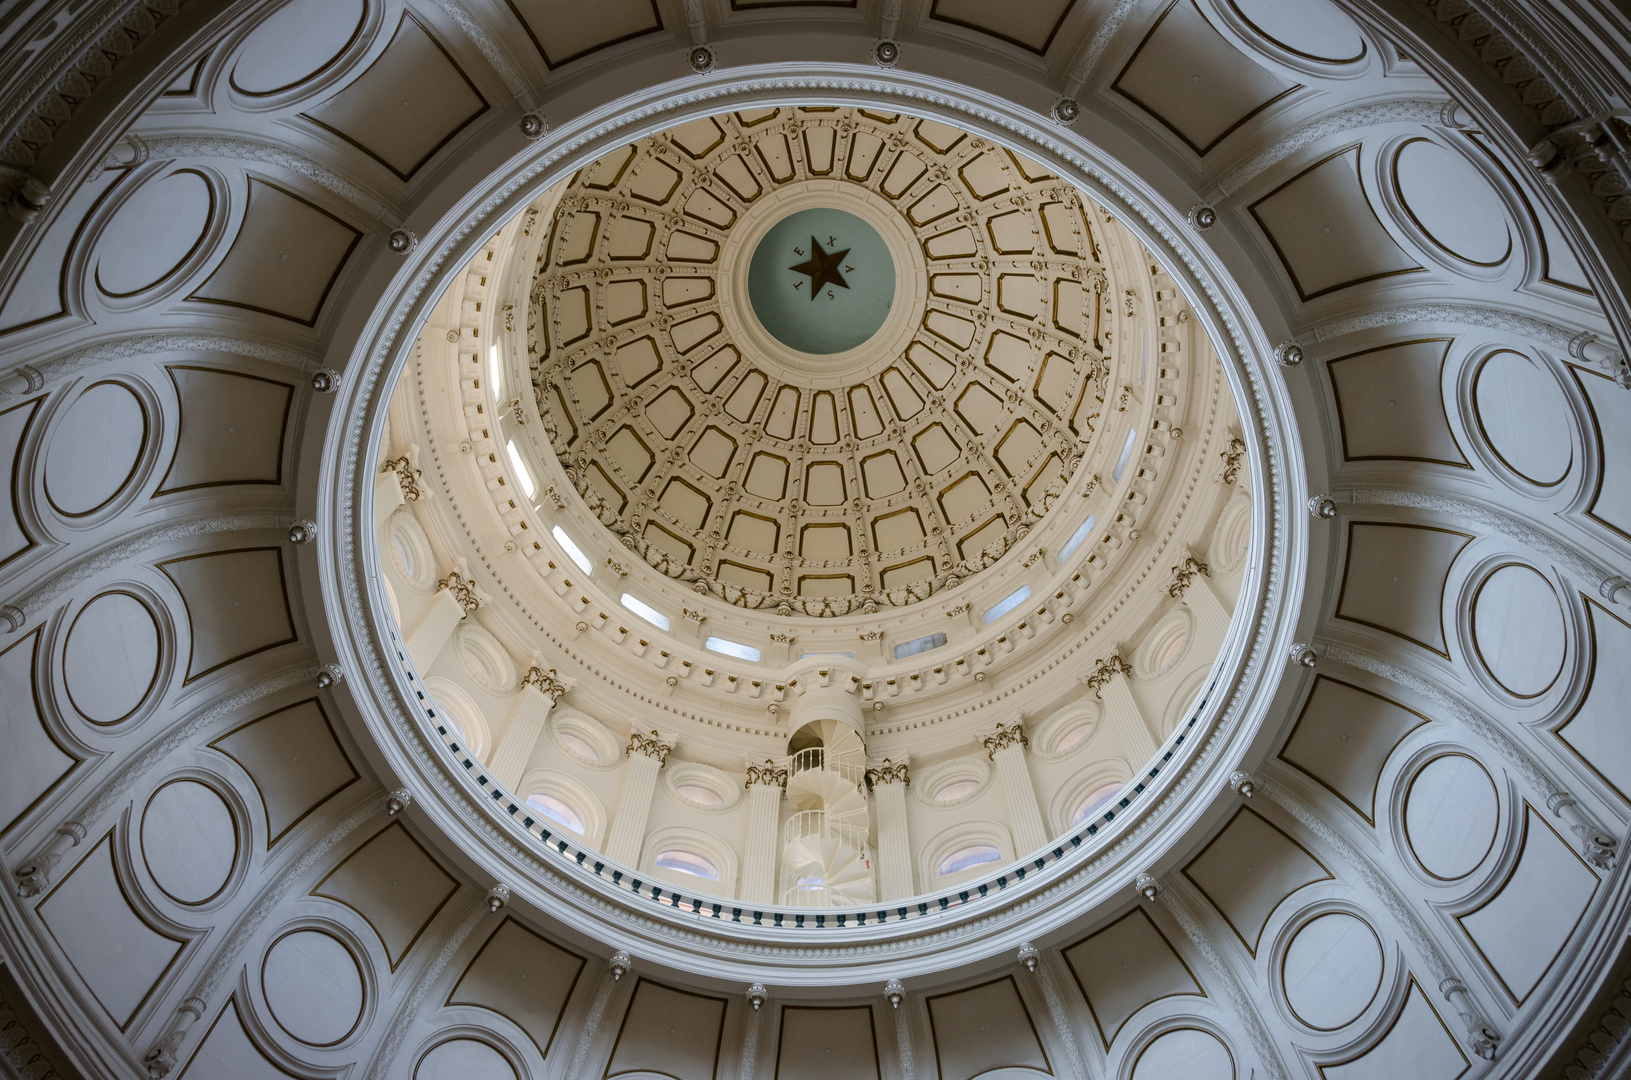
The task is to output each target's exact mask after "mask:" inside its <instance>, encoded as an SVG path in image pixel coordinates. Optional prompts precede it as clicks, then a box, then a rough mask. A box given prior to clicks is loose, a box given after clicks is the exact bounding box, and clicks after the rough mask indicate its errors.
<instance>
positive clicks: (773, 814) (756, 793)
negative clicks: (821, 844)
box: [742, 758, 787, 904]
mask: <svg viewBox="0 0 1631 1080" xmlns="http://www.w3.org/2000/svg"><path fill="white" fill-rule="evenodd" d="M786 791H787V768H786V765H785V762H783V763H778V762H776V761H775V760H774V759H771V758H766V759H765V760H764V762H763V763H762V764H760V763H756V762H750V763H749V764H748V842H747V851H746V853H745V854H744V857H743V859H742V899H743V900H746V901H747V902H748V903H750V904H773V903H775V902H776V853H777V851H778V850H779V848H780V845H779V844H777V842H776V841H777V836H776V834H777V832H779V831H780V830H779V826H780V825H781V815H782V795H783V794H785V793H786Z"/></svg>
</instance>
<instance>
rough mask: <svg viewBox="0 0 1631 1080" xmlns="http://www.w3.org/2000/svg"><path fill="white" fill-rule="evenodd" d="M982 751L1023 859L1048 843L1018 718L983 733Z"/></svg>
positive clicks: (1015, 853) (1023, 729) (1017, 852)
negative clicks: (993, 768) (991, 766)
mask: <svg viewBox="0 0 1631 1080" xmlns="http://www.w3.org/2000/svg"><path fill="white" fill-rule="evenodd" d="M980 741H981V742H983V743H985V753H986V756H987V757H989V758H990V759H991V761H992V763H993V764H994V765H996V767H997V785H998V786H999V787H1001V788H1002V795H1003V799H1004V801H1006V802H1007V804H1008V828H1009V830H1010V831H1012V832H1013V834H1014V855H1015V856H1016V857H1019V858H1023V857H1025V856H1026V855H1029V854H1030V853H1031V852H1033V851H1035V850H1036V849H1038V848H1040V847H1041V846H1042V845H1043V844H1046V843H1047V842H1048V832H1047V829H1045V828H1044V827H1043V825H1042V811H1041V810H1039V809H1038V808H1037V805H1036V789H1035V787H1033V786H1032V784H1031V770H1030V767H1029V766H1027V765H1026V764H1025V746H1026V743H1025V726H1024V725H1023V724H1021V723H1019V722H1018V721H1015V722H1014V723H1012V724H1009V725H1007V726H1004V725H1002V724H998V725H997V730H996V731H994V732H992V733H991V734H990V735H987V736H985V737H984V738H983V739H982V740H980Z"/></svg>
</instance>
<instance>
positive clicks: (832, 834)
mask: <svg viewBox="0 0 1631 1080" xmlns="http://www.w3.org/2000/svg"><path fill="white" fill-rule="evenodd" d="M813 726H814V729H815V732H816V733H817V734H818V735H819V737H820V740H821V742H820V745H818V746H810V747H806V748H805V749H803V750H800V751H798V752H797V753H795V754H794V755H793V757H792V761H791V766H790V769H789V775H788V779H787V798H788V801H789V802H791V803H792V804H793V810H794V813H793V815H792V816H791V817H789V818H788V819H787V823H786V824H785V825H783V826H782V860H781V900H782V903H783V904H784V905H786V906H788V907H846V906H850V905H856V904H870V903H872V902H873V901H874V900H875V899H876V898H877V888H876V885H875V883H874V873H873V856H872V848H871V846H870V845H869V844H868V843H867V832H868V829H869V827H870V821H871V816H870V814H869V812H868V810H867V802H866V793H865V792H864V791H863V790H862V788H861V785H862V783H863V782H864V780H865V775H866V747H865V746H864V745H863V744H862V742H861V736H860V735H859V734H857V733H856V731H855V729H854V728H852V727H850V726H849V725H848V724H845V723H843V722H841V721H838V720H821V721H818V722H817V723H816V724H815V725H813Z"/></svg>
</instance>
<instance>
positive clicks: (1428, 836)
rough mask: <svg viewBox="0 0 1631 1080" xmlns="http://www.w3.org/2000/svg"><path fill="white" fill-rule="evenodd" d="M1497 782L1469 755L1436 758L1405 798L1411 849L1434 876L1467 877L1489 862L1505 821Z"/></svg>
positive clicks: (1420, 774) (1427, 766)
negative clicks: (1485, 862)
mask: <svg viewBox="0 0 1631 1080" xmlns="http://www.w3.org/2000/svg"><path fill="white" fill-rule="evenodd" d="M1500 809H1501V808H1500V802H1499V800H1498V798H1497V796H1496V793H1495V782H1494V781H1493V780H1491V779H1490V778H1489V773H1487V772H1485V771H1484V768H1483V766H1481V765H1479V764H1478V763H1477V762H1476V761H1474V760H1473V759H1472V758H1470V757H1467V756H1466V755H1465V754H1446V755H1444V756H1443V757H1439V758H1434V759H1433V760H1432V761H1430V762H1428V763H1427V764H1426V766H1424V767H1423V768H1422V770H1421V771H1420V772H1418V773H1417V774H1416V777H1415V779H1414V780H1412V781H1411V782H1410V790H1409V791H1408V792H1407V793H1406V794H1405V805H1404V830H1405V839H1406V840H1407V841H1409V843H1410V850H1411V851H1413V852H1415V855H1416V859H1417V860H1418V861H1419V862H1420V863H1421V865H1422V867H1423V868H1424V869H1425V870H1426V871H1427V872H1428V873H1429V874H1432V875H1433V876H1434V877H1437V878H1443V879H1445V880H1447V881H1453V880H1455V879H1456V878H1462V877H1466V876H1467V875H1468V874H1470V873H1472V872H1473V870H1475V869H1477V867H1478V864H1479V863H1481V862H1483V861H1484V856H1485V855H1487V854H1488V853H1489V849H1490V847H1491V845H1493V844H1494V843H1495V828H1496V826H1497V824H1499V822H1500Z"/></svg>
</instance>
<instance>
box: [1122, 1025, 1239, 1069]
mask: <svg viewBox="0 0 1631 1080" xmlns="http://www.w3.org/2000/svg"><path fill="white" fill-rule="evenodd" d="M1180 1076H1181V1077H1183V1078H1184V1080H1234V1076H1235V1061H1234V1058H1233V1057H1232V1056H1231V1055H1230V1053H1229V1049H1228V1047H1226V1046H1224V1045H1223V1043H1221V1042H1219V1041H1218V1038H1217V1036H1216V1035H1213V1034H1211V1033H1210V1032H1206V1031H1201V1030H1200V1029H1198V1028H1179V1029H1178V1030H1177V1031H1169V1032H1167V1033H1166V1034H1165V1035H1163V1036H1161V1037H1160V1038H1159V1039H1156V1040H1155V1041H1154V1042H1152V1043H1150V1045H1149V1046H1147V1047H1145V1048H1144V1052H1143V1053H1142V1054H1140V1055H1138V1062H1137V1064H1135V1065H1134V1066H1133V1080H1173V1078H1175V1077H1180Z"/></svg>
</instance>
